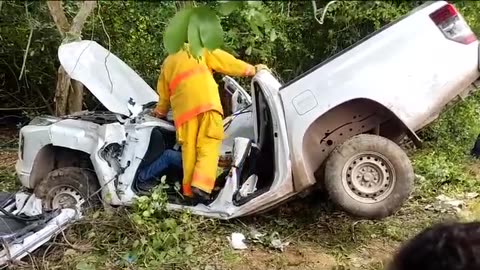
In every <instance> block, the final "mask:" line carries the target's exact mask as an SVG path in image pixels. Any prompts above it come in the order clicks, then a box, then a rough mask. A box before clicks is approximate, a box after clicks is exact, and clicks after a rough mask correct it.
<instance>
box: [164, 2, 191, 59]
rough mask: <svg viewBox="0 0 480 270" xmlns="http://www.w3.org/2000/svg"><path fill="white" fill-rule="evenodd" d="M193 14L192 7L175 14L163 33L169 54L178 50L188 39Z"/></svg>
mask: <svg viewBox="0 0 480 270" xmlns="http://www.w3.org/2000/svg"><path fill="white" fill-rule="evenodd" d="M191 15H192V9H191V8H186V9H183V10H181V11H180V12H178V13H177V14H175V16H174V17H173V18H172V19H171V20H170V22H169V23H168V25H167V29H165V33H164V34H163V46H164V47H165V49H166V50H167V52H168V53H169V54H173V53H176V52H178V51H179V50H180V49H181V48H182V46H183V44H184V43H185V41H186V40H187V37H188V35H187V29H188V28H189V21H190V18H191Z"/></svg>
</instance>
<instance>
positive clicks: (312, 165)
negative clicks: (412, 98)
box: [295, 98, 421, 190]
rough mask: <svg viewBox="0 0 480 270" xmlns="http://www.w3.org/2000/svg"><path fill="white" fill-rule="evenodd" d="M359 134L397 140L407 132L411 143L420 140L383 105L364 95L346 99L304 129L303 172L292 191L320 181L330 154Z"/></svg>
mask: <svg viewBox="0 0 480 270" xmlns="http://www.w3.org/2000/svg"><path fill="white" fill-rule="evenodd" d="M363 133H370V134H377V135H380V136H382V137H385V138H387V139H390V140H392V141H394V142H397V143H398V142H399V141H400V140H401V139H402V138H403V137H404V136H405V135H407V136H408V137H409V138H410V139H412V141H413V142H414V143H415V144H417V145H419V144H420V143H421V141H420V139H419V138H418V136H417V135H416V134H415V132H413V131H412V130H411V129H410V128H409V127H408V126H407V125H406V124H405V123H404V122H403V121H402V120H401V119H400V118H399V117H398V116H397V115H396V114H395V113H394V112H392V110H390V109H389V108H387V107H386V106H384V105H383V104H381V103H379V102H376V101H374V100H371V99H367V98H357V99H352V100H349V101H346V102H344V103H341V104H339V105H337V106H335V107H333V108H332V109H330V110H329V111H327V112H326V113H324V114H322V115H321V116H320V117H318V118H317V119H316V120H315V121H313V122H312V123H311V124H310V126H309V127H308V128H307V129H306V132H305V134H304V137H303V143H302V156H303V159H304V163H305V164H304V167H305V173H306V174H307V175H306V177H301V179H298V178H297V180H296V181H295V188H296V190H302V189H304V188H305V187H307V186H310V185H312V184H315V183H320V184H321V182H322V180H323V171H324V170H323V167H324V163H325V161H326V159H327V157H328V156H329V155H330V153H331V152H332V151H333V150H334V149H335V147H336V146H338V145H340V144H342V143H343V142H345V141H346V140H348V139H349V138H351V137H353V136H356V135H358V134H363ZM302 179H303V180H302Z"/></svg>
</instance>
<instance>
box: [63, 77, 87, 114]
mask: <svg viewBox="0 0 480 270" xmlns="http://www.w3.org/2000/svg"><path fill="white" fill-rule="evenodd" d="M70 82H71V87H72V88H71V89H70V93H69V95H68V111H67V113H68V114H72V113H74V112H79V111H81V110H82V107H83V106H82V105H83V84H82V83H81V82H79V81H76V80H73V79H72V80H70Z"/></svg>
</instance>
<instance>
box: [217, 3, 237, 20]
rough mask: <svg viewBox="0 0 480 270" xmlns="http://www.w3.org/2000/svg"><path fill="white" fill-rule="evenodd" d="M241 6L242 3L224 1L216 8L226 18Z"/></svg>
mask: <svg viewBox="0 0 480 270" xmlns="http://www.w3.org/2000/svg"><path fill="white" fill-rule="evenodd" d="M242 5H243V2H242V1H224V2H222V3H221V4H220V6H219V7H218V11H219V12H220V14H222V15H224V16H227V15H230V13H232V12H233V11H235V10H236V9H238V8H240V7H241V6H242Z"/></svg>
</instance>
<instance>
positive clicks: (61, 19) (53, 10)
mask: <svg viewBox="0 0 480 270" xmlns="http://www.w3.org/2000/svg"><path fill="white" fill-rule="evenodd" d="M47 6H48V9H49V10H50V15H52V18H53V21H54V22H55V25H56V26H57V29H58V32H60V34H61V35H62V36H65V33H66V32H68V30H70V23H69V22H68V20H67V17H66V16H65V11H64V10H63V1H47Z"/></svg>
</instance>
